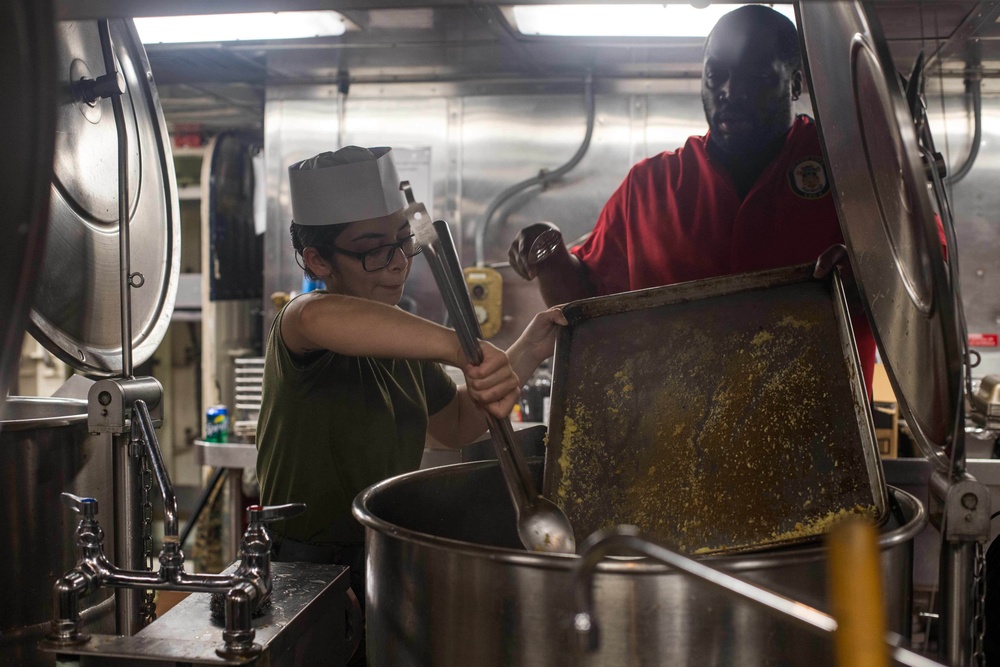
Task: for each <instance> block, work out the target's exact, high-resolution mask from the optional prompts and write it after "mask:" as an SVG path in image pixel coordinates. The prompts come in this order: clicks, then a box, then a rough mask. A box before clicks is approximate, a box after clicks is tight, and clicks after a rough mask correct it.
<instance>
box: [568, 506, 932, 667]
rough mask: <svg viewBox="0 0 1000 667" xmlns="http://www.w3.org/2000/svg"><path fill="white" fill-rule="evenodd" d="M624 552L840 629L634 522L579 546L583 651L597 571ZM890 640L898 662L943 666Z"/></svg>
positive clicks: (578, 621) (799, 619)
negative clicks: (654, 537)
mask: <svg viewBox="0 0 1000 667" xmlns="http://www.w3.org/2000/svg"><path fill="white" fill-rule="evenodd" d="M623 553H627V554H629V555H638V556H647V557H649V558H652V559H653V560H656V561H659V562H661V563H663V564H665V565H669V566H670V567H672V568H673V569H675V570H678V571H679V572H681V573H683V574H686V575H689V576H692V577H695V578H697V579H700V580H702V581H704V582H706V583H709V584H712V585H713V586H715V587H716V588H719V589H720V590H722V591H723V592H726V593H730V594H733V595H736V596H738V597H741V598H743V599H745V600H749V601H750V602H753V603H755V604H757V605H759V606H760V607H761V608H763V609H765V610H766V611H769V612H771V613H773V614H777V615H779V616H783V617H784V618H786V619H788V620H791V621H793V622H795V623H796V624H797V625H799V626H800V627H804V628H806V629H809V630H812V631H814V632H817V633H820V634H830V633H833V632H835V631H836V629H837V621H836V619H834V618H833V617H832V616H830V615H829V614H825V613H823V612H822V611H819V610H818V609H814V608H813V607H810V606H808V605H805V604H803V603H801V602H798V601H796V600H793V599H791V598H788V597H785V596H783V595H779V594H777V593H774V592H773V591H770V590H768V589H766V588H764V587H762V586H759V585H757V584H753V583H750V582H748V581H745V580H743V579H740V578H739V577H734V576H733V575H731V574H727V573H725V572H722V571H721V570H718V569H716V568H714V567H710V566H708V565H705V564H704V563H701V562H699V561H697V560H694V559H693V558H689V557H687V556H684V555H682V554H679V553H677V552H676V551H672V550H670V549H668V548H667V547H664V546H661V545H659V544H656V543H654V542H651V541H650V540H648V539H646V538H644V537H643V536H642V535H641V534H640V532H639V529H638V528H636V527H635V526H617V527H615V528H610V529H608V530H601V531H598V532H596V533H594V534H593V535H591V536H590V537H588V538H587V540H586V541H585V542H584V543H583V545H582V546H581V552H580V560H579V562H578V563H577V565H576V566H575V567H574V568H573V576H572V585H573V600H574V602H575V605H576V612H575V613H574V615H573V623H572V626H573V631H574V633H575V634H576V638H577V643H578V647H579V649H580V651H581V652H582V653H590V652H593V651H596V650H597V649H598V648H599V647H600V643H601V642H600V633H599V630H598V623H597V620H596V618H595V617H594V586H593V584H594V572H595V570H596V569H597V565H598V564H599V563H600V562H601V561H602V560H603V559H604V557H605V556H607V555H609V554H616V555H620V554H623ZM886 641H887V643H888V644H889V652H890V655H891V656H892V658H893V660H895V661H896V663H898V664H901V665H908V666H910V667H944V666H943V664H942V663H940V662H938V661H936V660H933V659H931V658H928V657H925V656H923V655H920V654H919V653H916V652H914V651H911V650H909V649H906V648H903V647H902V646H897V645H896V642H897V641H898V639H897V637H896V636H895V635H892V634H891V633H890V635H888V636H887V638H886Z"/></svg>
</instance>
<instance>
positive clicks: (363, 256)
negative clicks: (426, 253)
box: [327, 234, 424, 272]
mask: <svg viewBox="0 0 1000 667" xmlns="http://www.w3.org/2000/svg"><path fill="white" fill-rule="evenodd" d="M327 247H328V248H329V249H330V250H332V251H334V252H339V253H340V254H341V255H347V256H348V257H353V258H354V259H360V260H361V266H362V268H364V270H365V271H369V272H371V271H379V270H381V269H384V268H385V267H387V266H389V262H391V261H392V258H393V256H395V254H396V250H401V251H402V252H403V257H406V258H407V259H409V258H410V257H413V256H414V255H419V254H420V253H421V252H423V250H424V249H423V247H421V246H420V245H419V244H418V243H417V241H416V239H415V238H414V234H410V235H409V236H407V237H406V238H405V239H403V240H402V241H396V242H395V243H387V244H386V245H380V246H379V247H377V248H372V249H371V250H368V251H366V252H354V251H353V250H344V249H343V248H338V247H337V246H327Z"/></svg>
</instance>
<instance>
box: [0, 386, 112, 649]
mask: <svg viewBox="0 0 1000 667" xmlns="http://www.w3.org/2000/svg"><path fill="white" fill-rule="evenodd" d="M0 476H2V479H0V544H2V546H0V590H2V591H5V594H4V602H3V604H0V664H2V665H25V666H34V665H52V664H55V660H54V657H53V656H52V654H43V653H40V652H37V651H36V650H35V645H36V644H37V642H38V641H39V640H40V639H42V637H43V636H44V635H45V634H46V633H47V632H48V631H49V621H50V620H51V619H52V595H51V590H52V584H53V582H55V580H56V578H57V577H59V576H61V575H62V574H63V573H65V572H67V571H68V570H70V569H71V568H72V567H73V564H74V563H75V562H76V556H75V554H74V551H73V539H72V535H73V531H74V530H75V527H76V524H77V515H75V514H73V513H72V512H70V510H69V509H67V508H66V507H65V506H64V505H63V503H62V501H61V499H60V498H61V494H62V493H63V492H64V491H68V492H70V493H74V494H77V495H81V496H92V497H95V498H97V501H98V508H99V511H100V512H101V514H99V515H98V519H104V520H102V521H101V525H102V526H103V527H104V530H105V544H106V545H113V544H114V534H113V521H112V520H111V513H112V510H113V505H112V485H113V481H112V478H111V450H110V448H108V447H102V446H101V444H100V441H99V439H98V438H92V437H90V436H89V434H88V432H87V403H86V401H80V400H73V399H65V398H33V397H10V398H8V399H7V401H6V412H5V418H4V420H3V421H2V422H0ZM110 595H111V591H110V590H109V591H100V592H98V593H97V594H95V595H93V596H91V597H88V598H86V599H85V600H84V602H83V604H84V609H83V616H84V618H85V620H86V621H87V623H88V625H87V627H88V629H89V630H90V631H93V632H110V633H113V632H114V627H115V624H114V600H113V599H111V598H110Z"/></svg>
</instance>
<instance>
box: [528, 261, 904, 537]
mask: <svg viewBox="0 0 1000 667" xmlns="http://www.w3.org/2000/svg"><path fill="white" fill-rule="evenodd" d="M563 312H564V313H565V315H566V318H567V319H568V320H569V326H566V327H563V328H562V329H561V330H560V333H559V336H560V337H559V341H558V344H557V346H556V355H555V360H554V368H553V380H552V407H551V415H550V427H549V442H548V449H547V450H546V454H545V484H544V486H543V489H544V493H545V494H546V495H548V496H549V497H551V498H554V499H556V501H557V502H558V503H559V504H560V506H561V507H562V508H563V509H564V510H565V511H566V513H567V515H568V516H569V518H570V521H571V522H572V523H573V526H574V527H575V528H576V530H577V531H578V532H579V533H580V534H581V535H589V534H591V533H592V532H594V531H597V530H599V529H602V528H609V527H611V526H614V525H619V524H632V525H636V526H638V527H639V528H640V529H641V530H642V531H643V532H644V533H645V534H647V535H649V536H650V537H651V538H652V539H655V540H656V541H658V542H662V543H663V544H664V545H666V546H668V547H670V548H672V549H675V550H677V551H680V552H682V553H699V554H700V553H710V552H720V551H745V550H751V549H759V548H763V547H770V546H775V545H779V544H789V543H795V542H802V541H807V540H810V539H816V538H817V537H818V536H819V535H821V534H823V533H824V532H826V530H828V529H829V527H830V526H831V525H832V524H833V523H835V522H836V521H837V520H839V519H841V518H843V517H845V516H848V515H850V514H853V513H864V514H866V515H867V516H869V517H870V518H871V519H872V520H874V521H876V522H877V521H881V520H882V519H883V518H884V517H885V513H886V495H885V489H884V486H885V484H884V481H883V479H882V468H881V465H880V462H879V458H878V449H877V446H876V444H875V434H874V427H873V424H872V420H871V415H870V413H869V411H868V405H867V398H866V394H865V389H864V385H863V382H862V380H861V373H860V369H859V364H858V360H857V352H856V351H855V348H854V339H853V334H852V330H851V323H850V317H849V315H848V311H847V305H846V301H845V298H844V295H843V290H842V288H841V285H840V282H839V279H837V278H836V277H835V278H834V279H833V281H832V282H822V281H819V280H816V279H814V278H813V277H812V266H811V265H810V266H800V267H793V268H788V269H777V270H772V271H765V272H761V273H756V274H748V275H739V276H726V277H722V278H713V279H710V280H701V281H694V282H689V283H684V284H679V285H673V286H669V287H662V288H655V289H649V290H641V291H638V292H628V293H625V294H617V295H611V296H607V297H599V298H594V299H585V300H582V301H576V302H573V303H570V304H568V305H567V306H565V307H564V308H563ZM625 340H627V341H628V344H627V345H623V344H622V341H625Z"/></svg>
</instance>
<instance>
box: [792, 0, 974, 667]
mask: <svg viewBox="0 0 1000 667" xmlns="http://www.w3.org/2000/svg"><path fill="white" fill-rule="evenodd" d="M796 9H797V12H798V15H799V26H800V32H801V42H802V45H803V55H804V57H805V62H806V64H807V67H806V73H807V76H808V80H809V90H810V92H811V97H812V100H813V104H814V107H815V110H816V117H817V120H818V121H819V132H820V138H821V139H822V141H823V148H824V155H825V157H826V161H827V166H828V168H829V174H828V176H829V177H830V182H831V187H830V191H831V192H832V193H833V196H834V198H835V199H836V203H837V211H838V214H839V216H840V224H841V227H842V228H843V230H844V239H845V241H846V242H847V249H848V254H849V256H850V259H851V266H852V267H853V270H854V275H855V277H856V279H857V282H858V286H859V288H860V291H861V297H862V299H861V300H862V303H863V305H864V308H865V313H866V315H867V316H868V320H869V322H871V323H872V325H873V326H872V331H873V333H874V334H875V341H876V343H877V344H878V348H879V353H880V355H881V358H882V360H883V362H884V363H885V367H886V372H887V374H888V376H889V381H890V383H891V384H892V389H893V392H894V394H895V395H896V398H897V399H898V401H899V409H900V412H901V413H902V415H903V417H904V418H905V421H906V424H907V426H908V427H909V430H910V432H911V433H912V434H913V439H914V440H915V442H916V443H917V445H918V447H919V448H920V451H921V452H922V453H923V454H924V456H926V457H927V458H928V459H929V460H930V461H931V462H932V463H933V465H934V468H935V473H934V475H932V477H931V480H930V485H929V493H928V509H929V513H930V517H931V521H932V522H933V523H934V525H935V526H936V527H937V528H939V529H940V531H941V537H942V549H941V567H940V568H939V572H940V573H941V581H940V583H939V590H940V595H939V596H938V598H937V599H938V600H939V603H940V608H941V613H940V618H941V620H940V624H939V626H938V627H939V629H940V639H939V642H938V647H939V651H940V653H941V656H942V657H944V658H945V659H946V661H947V662H948V663H949V664H955V665H964V664H969V663H970V662H972V661H973V660H974V656H976V655H977V654H978V653H980V652H981V650H982V638H983V636H984V626H985V619H984V616H983V614H982V612H981V610H982V609H983V607H984V606H985V599H984V598H985V596H986V590H985V585H984V584H983V581H984V577H983V576H982V571H983V567H984V556H983V552H984V544H985V542H986V541H988V540H989V537H990V514H991V508H990V504H991V499H990V494H989V490H988V489H987V488H986V486H985V485H984V484H981V483H980V482H978V481H977V480H976V479H975V478H973V477H972V476H971V475H969V474H968V472H967V471H966V451H965V393H966V392H968V393H971V386H970V384H969V380H970V374H969V369H968V364H969V356H968V349H967V343H968V336H967V330H966V325H965V318H964V315H963V312H962V298H961V293H960V280H959V276H960V271H959V266H958V264H959V256H960V255H961V252H960V249H959V248H958V247H957V245H956V236H955V231H954V224H953V221H952V218H951V205H950V202H949V200H948V191H947V190H946V189H945V187H944V183H943V181H942V173H941V171H940V169H939V159H940V156H939V155H938V154H937V152H936V150H935V148H934V143H933V138H932V136H931V132H930V124H929V123H928V121H927V117H926V111H925V107H924V104H923V100H922V90H923V87H922V84H923V76H924V73H923V58H918V59H917V61H916V63H915V64H914V66H913V68H912V71H911V72H910V73H909V75H908V76H907V84H906V89H905V90H904V88H903V84H902V83H901V80H900V75H899V73H898V71H897V69H896V66H895V64H894V62H893V59H892V54H891V53H890V51H889V46H888V43H887V42H886V39H885V36H884V33H883V31H882V27H881V25H880V23H879V20H878V17H877V14H876V12H875V10H874V7H873V4H872V3H870V2H802V3H798V4H797V5H796ZM931 193H933V195H934V202H933V203H932V201H931V197H930V195H931ZM936 217H939V218H940V222H941V227H942V229H943V230H944V237H945V238H946V239H947V243H948V247H949V252H948V253H947V261H946V257H945V253H944V251H943V249H942V247H941V240H940V238H939V236H938V223H937V220H936ZM977 610H978V611H977Z"/></svg>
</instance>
